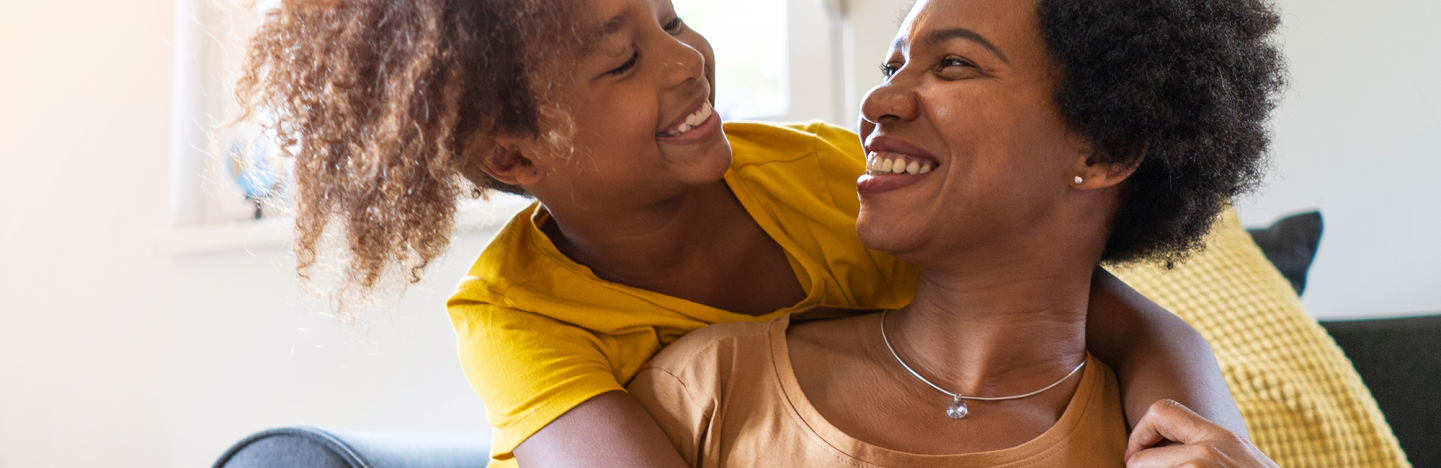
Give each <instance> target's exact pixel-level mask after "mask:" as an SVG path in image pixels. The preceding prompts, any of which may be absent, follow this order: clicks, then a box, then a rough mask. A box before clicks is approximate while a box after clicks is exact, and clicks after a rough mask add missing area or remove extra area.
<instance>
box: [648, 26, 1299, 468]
mask: <svg viewBox="0 0 1441 468" xmlns="http://www.w3.org/2000/svg"><path fill="white" fill-rule="evenodd" d="M1276 24H1277V17H1276V15H1275V13H1274V12H1272V11H1271V10H1270V8H1269V7H1268V6H1267V5H1266V4H1264V3H1261V2H1260V1H1256V0H1206V1H1167V0H1160V1H1148V2H1139V3H1138V2H1134V1H1126V0H1039V1H1019V2H1017V1H1007V0H922V1H921V2H919V3H918V4H917V5H916V6H915V7H914V8H913V9H912V10H911V13H910V15H909V16H908V17H907V18H906V20H905V22H904V23H903V25H902V27H901V31H900V33H899V34H898V36H897V38H896V40H895V42H894V44H893V46H892V48H891V55H890V57H889V58H888V59H887V61H886V63H885V65H883V67H882V69H883V71H884V72H885V74H886V77H887V78H886V82H885V83H884V84H882V85H880V86H878V87H876V88H875V89H873V90H871V92H870V93H869V94H868V95H867V96H866V99H865V101H864V105H863V109H862V114H863V122H862V126H861V130H862V135H863V137H864V139H865V140H864V141H865V145H866V150H867V154H868V169H869V170H868V172H867V173H866V175H864V176H862V177H861V178H860V180H859V182H858V191H859V193H860V200H861V209H860V215H859V218H858V220H857V226H856V230H857V232H858V233H859V236H860V239H861V241H862V242H863V243H865V245H866V246H868V247H871V248H874V249H877V250H881V251H884V252H887V253H890V254H892V255H895V256H896V258H899V259H902V260H905V261H908V262H913V263H915V264H917V265H920V266H921V268H922V276H921V279H920V282H919V286H918V289H917V292H916V296H915V300H914V301H913V302H911V303H910V304H909V305H906V306H904V307H899V308H894V309H893V310H884V311H880V312H873V311H859V312H858V311H854V310H846V309H837V308H827V307H821V308H816V309H812V310H810V311H806V312H802V313H799V314H796V315H795V316H793V317H790V318H781V319H777V320H775V321H773V322H771V323H755V322H749V323H730V324H721V325H716V326H713V327H709V328H707V329H703V330H701V331H698V332H696V333H693V334H691V335H688V336H686V337H684V338H682V339H681V340H679V341H677V342H676V343H675V344H673V345H672V346H671V347H670V348H667V349H666V350H664V351H662V352H661V353H660V354H659V355H658V356H657V357H656V358H655V359H654V360H653V361H652V363H651V364H649V365H647V367H646V368H645V369H642V371H641V372H640V373H639V374H638V375H637V377H636V378H635V380H634V381H633V382H632V384H631V386H630V387H629V389H630V390H631V392H632V394H633V395H635V396H636V398H638V399H640V400H641V401H642V403H643V404H644V405H645V406H646V407H647V408H648V409H649V410H650V411H651V413H652V414H653V415H654V416H655V418H656V420H657V421H660V422H661V425H662V427H663V428H664V429H665V430H666V432H667V434H670V435H671V437H672V441H673V443H674V444H675V445H676V446H677V448H678V449H679V450H680V451H681V453H682V455H683V456H685V457H686V458H687V461H688V462H689V463H690V465H691V466H695V467H715V466H760V465H769V466H996V465H1005V466H1120V465H1122V464H1124V463H1127V457H1128V455H1129V457H1130V463H1131V464H1132V465H1134V466H1157V465H1160V466H1171V465H1173V464H1174V465H1179V464H1183V463H1187V462H1195V463H1239V464H1240V465H1241V466H1267V465H1269V464H1270V462H1269V460H1267V459H1266V458H1265V457H1264V455H1261V454H1260V453H1259V452H1258V451H1256V450H1255V449H1254V447H1252V446H1250V445H1249V443H1247V442H1245V440H1244V439H1243V438H1241V437H1238V436H1237V435H1235V434H1234V433H1228V432H1226V431H1224V430H1218V429H1217V428H1216V427H1215V426H1214V425H1209V424H1207V423H1206V422H1205V421H1203V420H1200V419H1199V418H1196V417H1194V415H1188V414H1186V413H1185V412H1184V411H1183V410H1182V409H1181V408H1178V407H1176V406H1175V405H1174V404H1162V405H1158V406H1157V407H1155V408H1154V410H1153V411H1154V412H1153V415H1154V416H1150V417H1149V419H1148V420H1145V421H1142V423H1141V424H1139V426H1138V427H1139V428H1138V430H1137V431H1136V432H1135V434H1134V435H1133V436H1132V442H1133V446H1132V447H1131V450H1130V452H1131V453H1129V454H1128V453H1127V452H1128V451H1127V438H1128V435H1127V425H1126V420H1125V416H1124V414H1123V412H1122V409H1121V404H1120V399H1119V388H1118V386H1117V384H1116V382H1115V379H1114V376H1113V375H1112V374H1111V370H1110V369H1109V368H1108V367H1107V366H1106V365H1105V364H1103V363H1101V362H1099V361H1098V360H1096V359H1095V358H1094V357H1092V356H1090V355H1089V354H1088V353H1087V351H1086V335H1087V333H1086V332H1087V331H1088V330H1089V328H1088V327H1087V314H1086V306H1087V302H1088V300H1089V296H1090V284H1091V278H1092V275H1093V272H1094V271H1095V267H1096V265H1097V264H1099V263H1101V262H1127V261H1140V260H1161V261H1175V260H1179V259H1182V258H1183V257H1184V256H1185V255H1186V254H1187V253H1188V252H1190V251H1192V250H1194V248H1195V246H1196V245H1197V244H1198V242H1199V241H1200V239H1201V237H1202V235H1203V234H1204V233H1205V230H1206V227H1207V226H1208V225H1209V224H1210V222H1211V220H1212V219H1213V218H1214V217H1215V215H1216V214H1217V213H1218V212H1219V210H1220V209H1222V208H1223V207H1224V205H1225V204H1226V203H1228V202H1229V200H1230V199H1231V197H1234V196H1236V195H1238V194H1240V193H1242V192H1243V191H1245V190H1247V189H1249V188H1250V187H1252V186H1254V185H1255V184H1256V182H1257V180H1258V179H1259V177H1260V173H1261V171H1260V168H1261V167H1262V164H1263V161H1264V154H1265V148H1266V144H1267V136H1266V131H1265V127H1264V123H1265V120H1266V117H1267V113H1268V112H1269V110H1270V109H1271V108H1272V107H1273V105H1274V104H1273V103H1274V99H1275V96H1276V93H1277V90H1278V89H1279V87H1280V84H1281V82H1282V68H1281V66H1280V56H1279V53H1278V51H1277V49H1276V47H1275V46H1274V45H1273V44H1272V43H1271V42H1270V40H1269V35H1270V33H1271V32H1272V31H1273V30H1274V28H1275V26H1276ZM1158 422H1159V423H1161V424H1160V426H1166V429H1164V430H1158V429H1157V427H1158V425H1157V424H1156V423H1158ZM1167 437H1173V438H1175V439H1177V441H1179V442H1187V443H1190V445H1188V446H1183V447H1164V448H1155V449H1150V450H1145V451H1142V450H1141V449H1142V448H1145V447H1148V446H1150V445H1152V444H1155V443H1156V442H1159V441H1160V439H1162V438H1167ZM1213 449H1219V452H1218V451H1217V450H1213ZM1191 457H1194V459H1189V458H1191Z"/></svg>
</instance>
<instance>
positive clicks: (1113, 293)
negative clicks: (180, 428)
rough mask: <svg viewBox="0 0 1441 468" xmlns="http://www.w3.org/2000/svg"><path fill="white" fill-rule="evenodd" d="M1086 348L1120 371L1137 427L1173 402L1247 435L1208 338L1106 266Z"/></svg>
mask: <svg viewBox="0 0 1441 468" xmlns="http://www.w3.org/2000/svg"><path fill="white" fill-rule="evenodd" d="M1086 347H1087V348H1088V349H1090V351H1091V352H1092V353H1094V354H1095V355H1096V357H1097V358H1099V359H1100V360H1101V361H1102V362H1105V363H1106V364H1107V365H1110V366H1111V368H1112V369H1115V371H1116V378H1117V379H1118V380H1119V383H1120V385H1121V397H1122V400H1123V401H1122V405H1123V407H1124V408H1125V411H1126V419H1127V420H1128V422H1129V423H1130V425H1131V427H1136V425H1137V424H1138V423H1139V422H1140V420H1141V418H1142V417H1143V416H1145V414H1146V411H1147V410H1148V409H1150V407H1151V405H1152V404H1153V403H1155V402H1157V401H1160V400H1164V399H1171V400H1175V401H1177V402H1179V403H1181V404H1182V405H1185V406H1186V407H1187V408H1190V409H1191V410H1193V411H1195V412H1196V413H1198V414H1199V415H1200V416H1201V417H1203V418H1205V419H1207V420H1209V421H1212V422H1214V423H1216V424H1217V425H1219V426H1221V427H1223V428H1225V429H1226V430H1229V431H1231V432H1232V433H1235V434H1236V435H1239V436H1241V437H1247V432H1246V423H1245V421H1243V420H1242V419H1241V411H1240V410H1239V409H1237V408H1236V401H1235V400H1234V399H1232V397H1231V391H1230V389H1229V388H1227V387H1226V379H1225V377H1223V376H1222V375H1221V368H1220V365H1219V364H1217V363H1216V356H1215V355H1214V354H1212V352H1211V346H1210V345H1209V344H1207V343H1206V339H1205V338H1202V337H1201V334H1200V333H1197V332H1196V330H1195V329H1194V328H1191V326H1190V325H1188V324H1186V322H1185V321H1183V320H1181V318H1180V317H1177V316H1175V315H1173V314H1171V313H1170V312H1168V311H1166V310H1165V309H1162V308H1161V306H1158V305H1156V303H1154V302H1151V300H1149V299H1146V297H1145V296H1142V295H1141V294H1140V293H1138V292H1136V290H1134V289H1131V287H1130V286H1127V285H1126V283H1124V282H1122V281H1121V280H1120V279H1118V278H1116V277H1115V276H1114V275H1112V274H1111V273H1110V272H1108V271H1106V270H1104V269H1101V268H1097V269H1096V273H1095V274H1094V275H1092V281H1091V302H1090V310H1089V312H1087V317H1086Z"/></svg>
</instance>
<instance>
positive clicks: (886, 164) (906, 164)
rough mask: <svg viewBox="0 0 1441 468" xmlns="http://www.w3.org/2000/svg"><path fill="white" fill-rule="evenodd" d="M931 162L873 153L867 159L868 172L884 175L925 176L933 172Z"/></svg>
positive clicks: (898, 155) (897, 155) (892, 154)
mask: <svg viewBox="0 0 1441 468" xmlns="http://www.w3.org/2000/svg"><path fill="white" fill-rule="evenodd" d="M932 168H933V167H932V163H931V162H930V161H927V160H924V159H920V158H914V157H910V156H906V155H904V154H900V153H890V152H885V153H871V154H870V157H868V158H866V172H869V173H871V174H876V175H884V174H925V173H927V172H931V169H932Z"/></svg>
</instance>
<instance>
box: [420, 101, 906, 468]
mask: <svg viewBox="0 0 1441 468" xmlns="http://www.w3.org/2000/svg"><path fill="white" fill-rule="evenodd" d="M725 132H726V135H727V137H728V138H729V140H730V143H731V149H732V154H733V156H732V162H731V168H730V170H729V171H727V172H726V175H725V181H726V183H727V184H729V185H730V188H731V190H732V191H734V192H735V195H736V197H737V198H739V199H740V202H741V204H742V205H744V206H745V209H746V211H747V212H749V213H750V215H751V216H752V217H753V218H755V220H756V222H757V223H759V224H760V226H761V228H762V229H764V230H765V232H766V233H767V234H769V235H770V236H771V237H772V238H773V239H775V240H776V242H777V243H779V244H780V246H781V247H782V248H783V249H784V250H785V252H786V255H787V257H788V259H789V260H790V263H791V267H792V269H794V270H795V273H796V276H797V278H798V279H799V280H800V282H801V286H802V287H803V288H804V289H805V292H806V299H805V300H803V301H801V302H800V303H799V304H796V305H794V306H792V307H788V308H785V309H781V310H778V311H775V312H772V313H770V314H766V315H763V316H760V317H752V316H748V315H741V314H736V313H732V312H727V311H724V310H719V309H715V308H712V307H708V306H704V305H701V304H696V303H694V302H690V301H686V300H683V299H678V298H675V297H670V296H666V295H662V294H659V293H655V292H651V291H646V290H642V289H637V288H632V287H629V286H625V285H621V284H616V283H611V282H608V281H605V280H602V279H600V278H597V277H596V276H595V275H594V274H593V273H592V272H591V271H590V269H588V268H586V267H584V266H581V265H579V264H576V263H575V262H573V261H571V260H570V259H568V258H566V257H565V256H564V255H562V254H561V253H560V251H558V250H556V248H555V245H554V244H552V243H551V242H550V239H549V238H547V237H546V236H545V234H543V233H542V232H541V230H540V226H541V225H542V224H543V223H545V222H546V220H547V219H549V217H548V213H547V212H546V211H545V208H544V207H543V206H539V205H536V206H533V207H532V208H531V209H528V210H526V211H524V212H522V213H520V214H519V215H517V216H516V217H515V219H513V220H512V221H511V222H510V224H508V225H506V226H505V227H504V228H502V229H501V230H500V232H499V233H498V234H497V235H496V237H495V239H494V240H492V241H491V243H490V245H489V246H488V247H486V249H485V251H484V252H483V253H481V255H480V258H479V259H478V260H477V261H476V262H475V265H474V266H473V267H472V268H471V270H470V273H469V274H468V276H466V278H465V279H464V280H462V281H461V283H460V286H459V287H458V288H457V291H456V293H455V295H454V296H452V297H451V298H450V301H449V302H448V303H447V307H448V308H449V311H450V317H451V322H452V324H453V325H454V326H455V330H456V334H457V335H458V340H459V346H460V358H461V365H462V366H463V367H464V369H465V373H466V375H467V377H468V378H469V379H470V381H471V385H472V386H473V387H474V388H475V390H476V392H477V393H479V394H480V397H481V399H482V400H484V401H485V405H486V409H487V412H488V415H489V419H490V424H491V426H493V427H494V428H495V436H494V438H493V440H492V442H491V457H492V458H493V459H494V461H493V462H492V464H491V466H504V465H507V464H510V463H513V461H510V460H514V458H513V456H512V454H511V451H512V450H514V449H515V447H516V446H517V445H519V444H520V443H521V442H523V441H525V439H526V438H527V437H530V435H531V434H534V433H535V432H536V431H538V430H540V429H541V428H542V427H545V425H546V424H549V423H550V422H551V421H553V420H555V419H556V418H557V417H559V416H560V415H562V414H564V413H565V412H566V411H569V410H570V409H571V408H574V407H575V406H577V405H579V404H580V403H582V402H584V401H586V400H588V399H590V398H592V397H595V396H597V395H600V394H602V393H606V392H609V391H614V390H623V388H624V386H625V385H626V384H628V383H629V382H630V380H631V378H633V377H634V376H635V374H636V372H637V371H639V369H640V367H641V365H642V364H644V363H645V362H646V361H647V360H649V359H650V358H651V356H653V355H655V354H656V352H658V351H660V348H661V346H663V345H667V344H670V343H671V342H674V341H675V340H676V339H677V338H680V337H681V336H682V335H684V334H686V333H689V332H691V331H693V330H695V329H698V328H700V327H702V326H705V325H709V324H712V323H720V322H734V321H768V320H773V319H775V318H776V317H780V316H782V315H784V314H786V313H788V312H791V311H794V310H798V309H802V308H806V307H810V306H814V305H831V306H841V307H868V308H896V307H900V306H904V305H905V304H908V303H909V302H910V301H911V298H912V297H913V296H914V293H915V287H916V286H915V285H916V281H917V279H918V277H919V275H920V270H919V268H917V267H915V266H913V265H910V264H907V263H903V262H900V261H897V260H895V259H894V258H892V257H891V256H890V255H887V254H884V253H880V252H875V251H872V250H869V249H866V248H865V247H864V246H862V245H861V244H860V240H859V239H858V238H857V237H856V233H855V220H856V215H857V212H858V210H859V209H860V203H859V200H858V198H857V197H856V179H857V178H858V177H860V175H861V174H862V173H863V172H864V171H865V161H864V159H863V158H864V156H863V153H864V152H863V151H862V149H861V146H860V140H859V138H857V137H856V135H855V134H853V133H851V132H848V131H846V130H843V129H840V128H837V127H833V126H829V125H826V124H823V123H819V122H816V123H811V124H808V125H798V126H780V125H771V124H763V123H727V124H725ZM498 462H499V463H498Z"/></svg>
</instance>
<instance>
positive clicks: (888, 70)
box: [881, 62, 901, 78]
mask: <svg viewBox="0 0 1441 468" xmlns="http://www.w3.org/2000/svg"><path fill="white" fill-rule="evenodd" d="M900 70H901V65H900V64H898V63H893V62H888V63H882V64H881V76H884V77H886V78H890V77H892V76H896V72H898V71H900Z"/></svg>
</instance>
